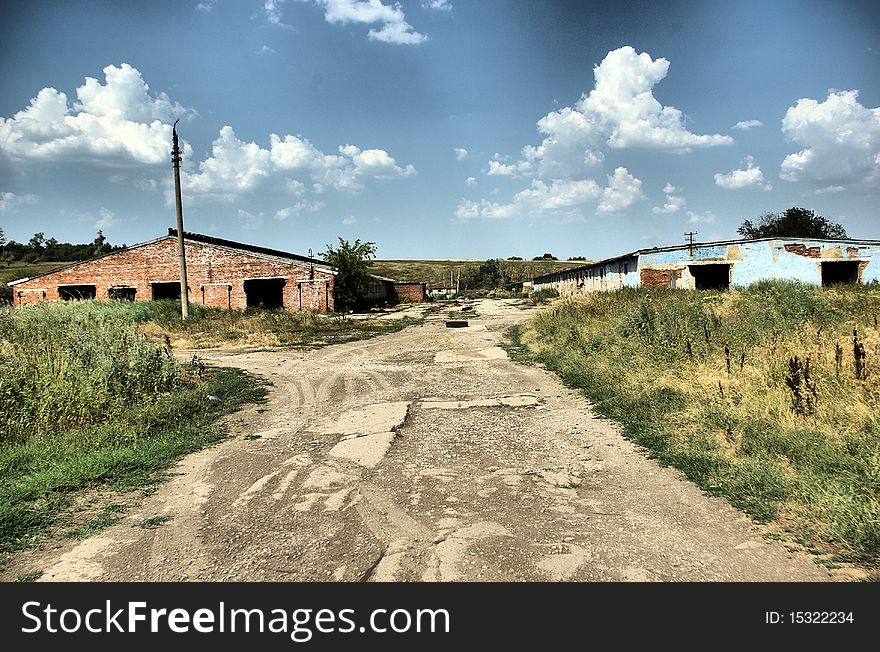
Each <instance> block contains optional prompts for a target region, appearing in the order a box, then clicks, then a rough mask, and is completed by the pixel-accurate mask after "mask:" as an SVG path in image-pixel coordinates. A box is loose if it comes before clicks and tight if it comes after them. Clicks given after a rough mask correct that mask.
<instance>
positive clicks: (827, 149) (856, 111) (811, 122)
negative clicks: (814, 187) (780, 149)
mask: <svg viewBox="0 0 880 652" xmlns="http://www.w3.org/2000/svg"><path fill="white" fill-rule="evenodd" d="M858 97H859V92H858V91H857V90H850V91H840V92H831V93H829V94H828V97H827V99H826V100H825V101H824V102H817V101H816V100H813V99H800V100H798V101H797V103H796V104H795V105H794V106H792V107H790V108H789V109H788V111H786V113H785V117H784V118H783V119H782V133H783V134H785V136H786V138H788V140H790V141H791V142H793V143H796V144H798V145H800V146H802V147H803V149H801V150H800V151H798V152H795V153H793V154H789V155H788V156H786V157H785V159H784V160H783V161H782V166H781V167H780V170H779V176H780V178H782V179H784V180H785V181H807V182H815V183H817V184H822V185H826V186H827V185H832V186H842V185H850V184H855V183H872V182H873V183H876V182H877V181H880V107H877V108H873V109H869V108H866V107H864V106H862V104H861V103H860V102H859V101H858Z"/></svg>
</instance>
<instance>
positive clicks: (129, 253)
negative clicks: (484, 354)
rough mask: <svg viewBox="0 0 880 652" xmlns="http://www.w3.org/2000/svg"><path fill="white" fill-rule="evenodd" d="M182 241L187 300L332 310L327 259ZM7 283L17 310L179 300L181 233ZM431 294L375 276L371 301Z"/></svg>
mask: <svg viewBox="0 0 880 652" xmlns="http://www.w3.org/2000/svg"><path fill="white" fill-rule="evenodd" d="M184 243H185V246H186V268H187V283H188V285H189V300H190V302H193V303H200V304H202V305H205V306H210V307H214V308H229V309H231V308H237V309H242V308H257V307H259V308H284V309H287V310H307V311H311V312H333V309H334V304H333V279H334V276H335V274H336V272H335V271H334V270H333V269H331V268H330V267H329V266H328V265H327V263H326V262H324V261H322V260H318V259H315V258H309V257H306V256H300V255H297V254H291V253H288V252H286V251H279V250H276V249H269V248H266V247H258V246H255V245H249V244H243V243H241V242H233V241H231V240H223V239H221V238H215V237H212V236H206V235H201V234H198V233H189V232H187V233H185V234H184ZM8 285H9V286H10V287H11V288H12V294H13V305H15V307H17V308H19V307H21V306H25V305H28V304H33V303H40V302H42V301H72V300H77V299H104V300H111V299H116V300H122V301H153V300H158V299H179V298H180V271H179V267H178V259H177V230H176V229H168V235H166V236H163V237H161V238H158V239H156V240H151V241H149V242H143V243H141V244H136V245H132V246H131V247H127V248H126V249H123V250H121V251H114V252H112V253H109V254H106V255H104V256H100V257H98V258H93V259H91V260H85V261H82V262H78V263H73V264H70V265H66V266H64V267H61V268H59V269H56V270H52V271H49V272H45V273H43V274H38V275H37V276H33V277H29V278H22V279H19V280H17V281H11V282H10V283H8ZM426 295H427V289H426V284H425V283H413V282H399V281H395V280H393V279H388V278H383V277H381V276H373V277H371V283H370V291H369V294H368V296H367V297H366V303H367V304H370V305H394V304H397V303H400V302H401V301H411V302H420V301H424V300H425V298H426Z"/></svg>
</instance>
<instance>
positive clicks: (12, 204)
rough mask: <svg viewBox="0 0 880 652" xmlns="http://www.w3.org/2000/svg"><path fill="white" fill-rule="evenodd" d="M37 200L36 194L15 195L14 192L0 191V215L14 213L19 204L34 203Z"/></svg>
mask: <svg viewBox="0 0 880 652" xmlns="http://www.w3.org/2000/svg"><path fill="white" fill-rule="evenodd" d="M37 201H38V199H37V196H36V195H30V194H28V195H16V194H15V193H14V192H2V193H0V215H2V214H4V213H15V212H16V211H18V208H19V206H27V205H30V204H36V203H37Z"/></svg>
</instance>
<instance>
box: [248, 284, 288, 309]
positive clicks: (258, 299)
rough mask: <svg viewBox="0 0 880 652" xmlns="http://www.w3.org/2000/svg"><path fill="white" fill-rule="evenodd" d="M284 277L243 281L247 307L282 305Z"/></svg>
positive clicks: (277, 306)
mask: <svg viewBox="0 0 880 652" xmlns="http://www.w3.org/2000/svg"><path fill="white" fill-rule="evenodd" d="M284 283H285V281H284V279H283V278H266V279H254V280H252V281H245V282H244V294H245V296H246V297H247V307H248V308H266V309H268V310H272V309H274V308H283V307H284Z"/></svg>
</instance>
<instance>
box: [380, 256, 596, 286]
mask: <svg viewBox="0 0 880 652" xmlns="http://www.w3.org/2000/svg"><path fill="white" fill-rule="evenodd" d="M484 262H486V261H483V260H374V261H373V265H372V266H371V267H370V273H372V274H376V275H377V276H385V277H387V278H393V279H394V280H396V281H423V282H426V283H427V284H428V286H429V287H435V288H436V287H449V286H450V282H449V273H450V272H452V275H453V280H452V285H453V286H454V285H455V277H456V276H457V275H458V273H459V270H460V271H461V276H462V278H465V277H467V276H468V275H469V273H472V272H473V271H475V270H477V269H478V268H479V267H480V265H482V264H483V263H484ZM589 262H592V261H588V260H503V259H502V260H499V267H500V268H501V271H502V272H503V274H504V276H505V277H506V278H509V279H510V281H511V282H513V283H522V282H523V281H528V280H531V279H532V278H534V277H535V276H540V275H541V274H548V273H550V272H555V271H558V270H562V269H571V268H572V267H579V266H581V265H586V264H587V263H589Z"/></svg>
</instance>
